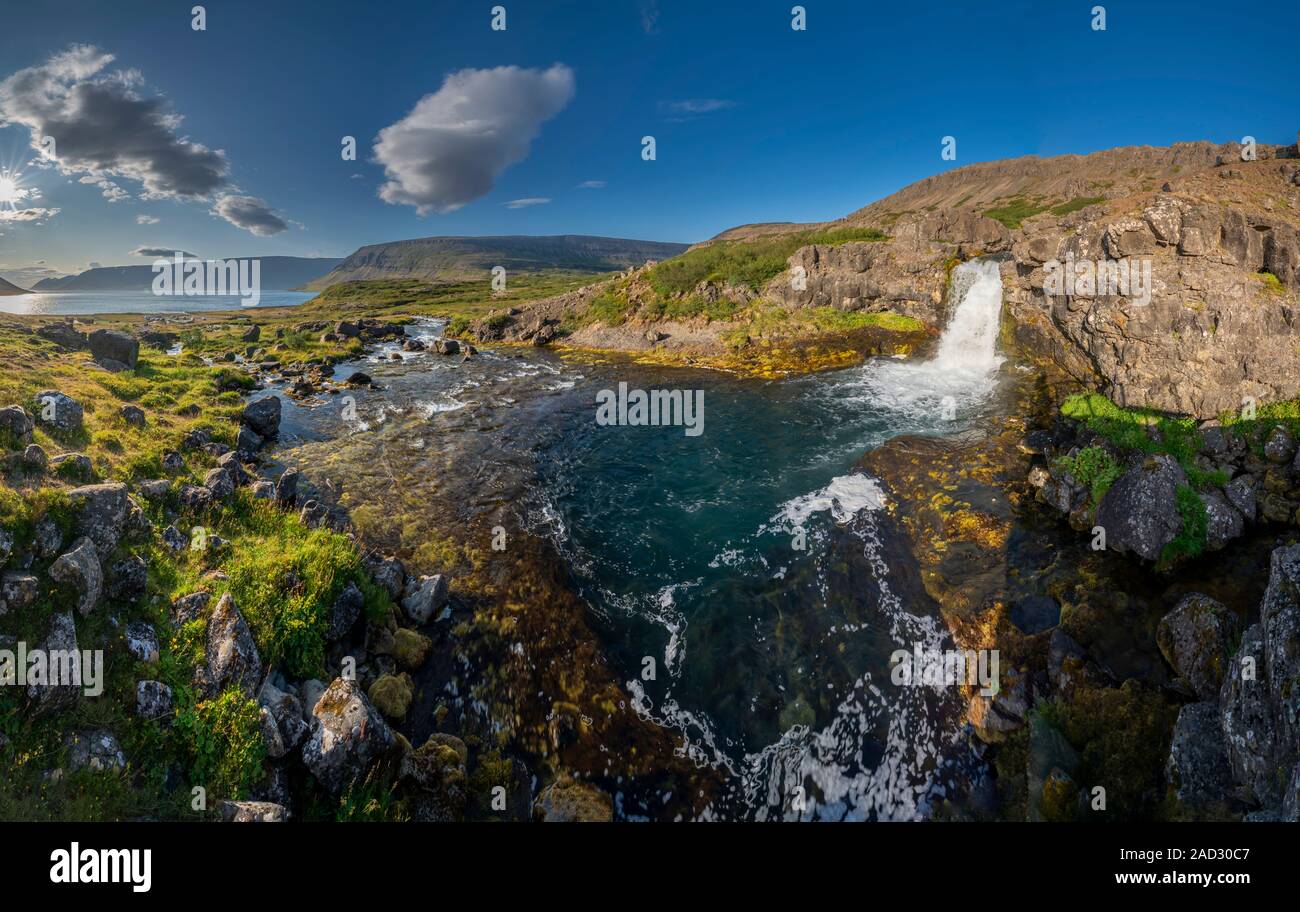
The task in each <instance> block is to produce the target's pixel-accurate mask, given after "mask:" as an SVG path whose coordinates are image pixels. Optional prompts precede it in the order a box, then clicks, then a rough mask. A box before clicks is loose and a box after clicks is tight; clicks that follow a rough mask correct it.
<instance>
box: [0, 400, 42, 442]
mask: <svg viewBox="0 0 1300 912" xmlns="http://www.w3.org/2000/svg"><path fill="white" fill-rule="evenodd" d="M35 427H36V422H35V421H33V420H32V416H31V415H29V414H27V410H26V409H25V408H23V407H22V406H20V405H9V406H5V407H4V408H0V434H7V435H8V436H9V438H10V441H11V442H12V443H15V444H17V445H19V446H22V445H23V444H26V443H29V442H30V441H31V439H32V431H33V430H34V429H35Z"/></svg>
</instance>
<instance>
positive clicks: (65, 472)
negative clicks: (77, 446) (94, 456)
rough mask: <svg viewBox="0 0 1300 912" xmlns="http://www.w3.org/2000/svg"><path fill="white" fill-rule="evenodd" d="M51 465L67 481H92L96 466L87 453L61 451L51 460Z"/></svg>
mask: <svg viewBox="0 0 1300 912" xmlns="http://www.w3.org/2000/svg"><path fill="white" fill-rule="evenodd" d="M50 467H51V468H52V469H54V471H55V473H57V474H58V476H59V477H60V478H62V479H64V480H66V481H92V480H94V478H95V467H94V465H93V464H92V463H91V461H90V457H89V456H87V455H86V454H85V453H60V454H59V455H58V456H55V457H54V458H53V459H51V460H50Z"/></svg>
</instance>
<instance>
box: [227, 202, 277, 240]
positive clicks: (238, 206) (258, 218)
mask: <svg viewBox="0 0 1300 912" xmlns="http://www.w3.org/2000/svg"><path fill="white" fill-rule="evenodd" d="M212 214H213V215H215V216H217V217H219V218H223V219H225V220H226V221H228V222H230V224H232V225H235V226H237V227H239V228H243V229H244V230H245V231H251V232H252V233H253V234H255V235H257V236H258V237H270V236H271V235H273V234H279V233H280V232H281V231H287V230H289V225H288V224H287V223H286V222H285V220H284V219H282V218H280V216H279V215H277V214H276V212H275V210H273V209H272V208H271V207H270V206H268V205H267V204H266V202H265V201H264V200H260V199H258V198H257V197H255V196H223V197H221V199H219V200H217V204H216V205H215V206H213V207H212Z"/></svg>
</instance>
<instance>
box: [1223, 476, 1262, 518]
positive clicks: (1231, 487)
mask: <svg viewBox="0 0 1300 912" xmlns="http://www.w3.org/2000/svg"><path fill="white" fill-rule="evenodd" d="M1223 495H1224V497H1226V498H1227V499H1228V503H1230V504H1232V505H1233V507H1235V508H1236V509H1237V512H1238V513H1240V514H1241V515H1242V517H1243V518H1244V519H1245V520H1246V522H1254V521H1255V517H1256V515H1257V509H1256V505H1255V479H1254V478H1252V477H1251V476H1249V475H1239V476H1237V477H1236V478H1234V479H1232V481H1230V482H1228V483H1227V484H1226V485H1224V486H1223Z"/></svg>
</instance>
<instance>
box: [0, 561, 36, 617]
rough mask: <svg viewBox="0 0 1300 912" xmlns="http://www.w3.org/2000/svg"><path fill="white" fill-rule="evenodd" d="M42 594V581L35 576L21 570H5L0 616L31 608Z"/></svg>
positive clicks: (0, 580)
mask: <svg viewBox="0 0 1300 912" xmlns="http://www.w3.org/2000/svg"><path fill="white" fill-rule="evenodd" d="M40 595H41V581H40V580H39V579H37V578H36V577H35V576H33V575H32V574H30V573H24V572H21V571H15V570H7V571H5V573H4V575H3V576H0V616H3V615H6V614H8V613H9V612H10V611H23V610H25V609H27V608H30V607H31V606H32V605H35V604H36V600H37V599H38V598H40Z"/></svg>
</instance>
